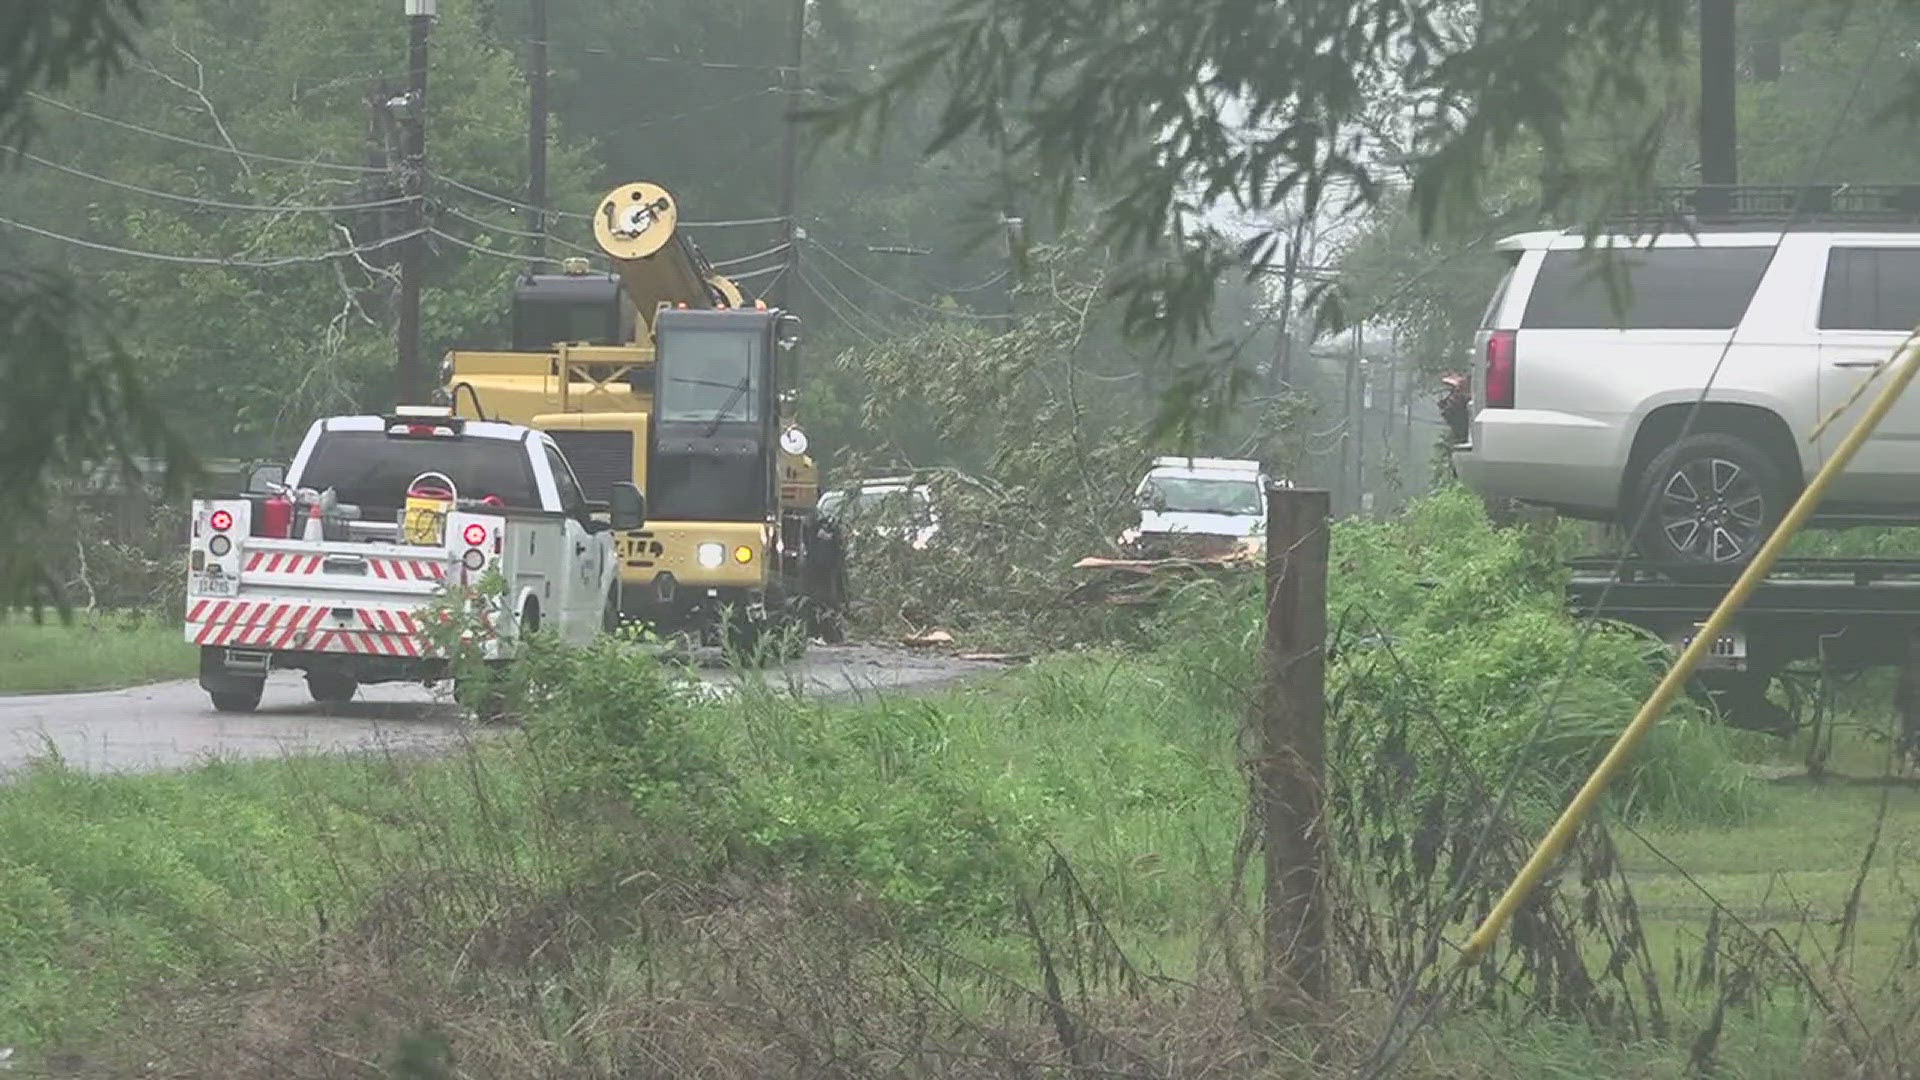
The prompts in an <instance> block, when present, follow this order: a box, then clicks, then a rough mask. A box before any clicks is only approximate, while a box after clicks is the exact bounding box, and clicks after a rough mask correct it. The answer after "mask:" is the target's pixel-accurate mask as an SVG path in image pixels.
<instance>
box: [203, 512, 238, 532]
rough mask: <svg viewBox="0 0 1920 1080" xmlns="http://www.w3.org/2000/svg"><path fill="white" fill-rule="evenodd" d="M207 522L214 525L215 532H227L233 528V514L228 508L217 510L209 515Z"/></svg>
mask: <svg viewBox="0 0 1920 1080" xmlns="http://www.w3.org/2000/svg"><path fill="white" fill-rule="evenodd" d="M207 524H209V525H211V526H213V531H214V532H226V531H227V530H228V529H231V528H233V514H232V513H231V512H229V511H226V510H215V511H214V512H213V513H212V514H210V515H208V517H207Z"/></svg>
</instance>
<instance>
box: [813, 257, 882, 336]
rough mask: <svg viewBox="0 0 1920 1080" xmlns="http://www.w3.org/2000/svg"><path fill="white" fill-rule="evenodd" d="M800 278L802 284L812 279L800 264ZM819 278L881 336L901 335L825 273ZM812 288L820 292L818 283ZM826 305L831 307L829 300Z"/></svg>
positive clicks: (842, 319)
mask: <svg viewBox="0 0 1920 1080" xmlns="http://www.w3.org/2000/svg"><path fill="white" fill-rule="evenodd" d="M800 280H801V282H802V283H803V284H804V283H807V282H811V281H813V272H812V271H811V270H810V269H809V268H807V267H806V266H801V267H800ZM819 280H820V281H822V282H825V283H826V286H827V288H828V289H829V290H831V291H832V292H833V294H834V295H835V296H838V297H839V298H840V300H841V302H842V303H844V304H846V305H847V307H848V308H849V309H850V310H851V311H852V312H853V313H854V314H855V315H858V316H860V317H861V318H862V319H865V320H866V321H867V324H868V325H869V326H872V327H874V328H876V329H877V330H878V332H879V334H880V336H881V337H901V336H903V335H901V333H900V332H899V331H898V330H895V329H894V328H893V327H891V326H889V325H887V323H886V321H885V320H883V319H881V318H880V317H879V316H878V315H875V314H874V313H872V312H870V311H868V310H866V309H865V308H862V307H861V306H860V305H859V304H857V303H855V302H854V300H853V298H852V297H851V296H848V295H847V294H846V293H845V292H843V291H842V290H841V288H840V286H838V285H836V284H834V281H833V279H832V278H830V277H828V276H826V275H825V274H821V275H819ZM812 288H813V290H814V292H815V293H816V294H818V293H819V292H820V289H819V286H818V285H814V286H812ZM828 306H829V307H832V304H831V302H829V304H828ZM834 314H835V315H838V316H840V318H841V321H842V322H844V321H846V317H845V316H844V315H841V313H840V311H839V310H838V309H834Z"/></svg>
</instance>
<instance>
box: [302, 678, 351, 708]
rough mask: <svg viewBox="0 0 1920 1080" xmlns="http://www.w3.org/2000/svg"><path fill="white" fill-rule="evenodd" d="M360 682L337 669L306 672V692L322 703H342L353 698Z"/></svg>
mask: <svg viewBox="0 0 1920 1080" xmlns="http://www.w3.org/2000/svg"><path fill="white" fill-rule="evenodd" d="M359 689H360V683H359V681H358V680H356V679H355V678H354V677H353V676H351V675H346V674H343V673H341V672H338V671H309V672H307V693H308V695H310V696H311V697H312V698H313V700H315V701H317V702H319V703H321V704H322V705H343V704H345V703H347V702H349V701H352V700H353V695H354V692H355V691H356V690H359Z"/></svg>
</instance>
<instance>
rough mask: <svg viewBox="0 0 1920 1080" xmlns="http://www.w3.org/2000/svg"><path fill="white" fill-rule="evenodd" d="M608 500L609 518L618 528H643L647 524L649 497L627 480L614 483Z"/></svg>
mask: <svg viewBox="0 0 1920 1080" xmlns="http://www.w3.org/2000/svg"><path fill="white" fill-rule="evenodd" d="M610 495H611V497H610V498H609V499H608V501H607V505H608V507H609V510H608V514H607V516H608V518H609V519H611V521H612V523H613V527H614V528H616V529H642V528H645V527H646V524H647V497H646V496H645V495H643V494H641V493H640V489H639V488H638V487H636V486H634V485H633V484H632V483H629V482H627V481H625V480H622V481H618V482H616V483H615V484H614V485H613V491H612V492H611V493H610Z"/></svg>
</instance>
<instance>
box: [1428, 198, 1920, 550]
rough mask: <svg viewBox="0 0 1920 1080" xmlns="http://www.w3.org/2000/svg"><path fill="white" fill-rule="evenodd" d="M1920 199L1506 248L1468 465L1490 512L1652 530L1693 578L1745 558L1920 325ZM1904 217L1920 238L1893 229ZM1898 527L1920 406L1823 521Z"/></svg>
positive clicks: (1866, 453)
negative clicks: (1854, 212) (1500, 509)
mask: <svg viewBox="0 0 1920 1080" xmlns="http://www.w3.org/2000/svg"><path fill="white" fill-rule="evenodd" d="M1736 190H1738V189H1736ZM1758 190H1762V191H1764V190H1766V189H1758ZM1884 190H1893V191H1907V192H1908V198H1909V199H1910V200H1911V199H1912V197H1913V194H1914V191H1915V190H1920V189H1884ZM1845 195H1847V192H1845V191H1841V192H1836V193H1834V194H1833V198H1834V199H1835V200H1840V199H1841V197H1842V196H1845ZM1915 206H1920V203H1913V202H1909V203H1908V204H1901V203H1898V202H1897V201H1891V200H1890V201H1888V202H1887V203H1886V204H1885V205H1882V206H1877V207H1867V208H1865V209H1864V210H1862V211H1861V213H1860V214H1859V215H1858V216H1859V217H1861V218H1863V219H1864V218H1867V217H1870V216H1872V214H1873V212H1876V211H1877V212H1878V213H1879V215H1880V217H1881V221H1882V223H1881V224H1878V225H1873V224H1871V223H1865V222H1861V223H1854V224H1848V225H1836V224H1835V223H1834V222H1835V220H1836V219H1835V218H1834V217H1833V216H1831V215H1829V216H1828V217H1825V218H1812V219H1810V221H1811V222H1812V223H1810V224H1806V225H1794V226H1793V227H1790V228H1784V229H1783V226H1785V225H1787V224H1788V219H1787V217H1786V216H1785V215H1780V216H1779V218H1778V220H1776V221H1774V222H1772V223H1771V224H1769V223H1766V222H1755V221H1754V220H1753V219H1752V218H1751V217H1749V218H1747V219H1746V220H1747V223H1746V224H1741V225H1724V224H1722V225H1715V224H1714V223H1712V222H1711V221H1709V222H1707V223H1703V224H1698V228H1697V231H1695V232H1694V233H1692V234H1687V233H1684V232H1669V233H1667V234H1666V235H1660V236H1658V237H1656V238H1652V239H1649V238H1647V237H1644V236H1640V237H1636V236H1629V235H1619V236H1610V237H1608V236H1603V237H1601V238H1599V239H1598V240H1597V241H1595V249H1594V250H1586V241H1585V240H1584V238H1583V237H1581V236H1580V235H1578V234H1576V233H1566V232H1536V233H1526V234H1522V235H1519V236H1513V237H1509V238H1507V239H1506V240H1503V241H1501V242H1500V244H1499V245H1498V246H1499V250H1500V251H1501V252H1502V253H1503V254H1504V255H1505V257H1506V259H1507V261H1508V263H1509V266H1510V269H1509V270H1508V272H1507V275H1506V278H1505V280H1504V281H1503V282H1502V283H1501V285H1500V287H1499V289H1498V291H1497V292H1496V293H1495V295H1494V297H1493V300H1492V302H1491V303H1490V304H1489V305H1488V308H1487V312H1486V317H1485V319H1484V325H1483V327H1482V329H1481V331H1480V333H1479V335H1478V339H1477V341H1476V352H1477V358H1478V363H1477V364H1476V367H1475V371H1474V373H1473V388H1472V396H1473V408H1474V410H1475V411H1474V413H1473V418H1472V422H1471V424H1470V427H1469V431H1468V436H1467V441H1466V442H1465V443H1463V444H1460V445H1458V446H1456V447H1455V448H1454V453H1453V460H1454V465H1455V468H1456V470H1457V472H1458V473H1459V475H1460V477H1461V478H1462V479H1463V480H1465V481H1466V483H1467V484H1468V485H1469V486H1471V487H1473V488H1474V489H1476V490H1477V491H1479V492H1480V493H1482V494H1483V495H1486V496H1489V497H1494V498H1503V499H1518V500H1523V501H1527V502H1533V503H1540V504H1544V505H1547V506H1551V507H1554V508H1557V509H1558V510H1560V511H1561V512H1563V513H1566V514H1569V515H1571V516H1574V517H1580V518H1588V519H1593V520H1602V521H1612V522H1616V523H1619V524H1621V525H1623V526H1626V527H1632V526H1633V525H1634V524H1635V523H1636V522H1641V521H1643V524H1641V527H1640V528H1639V529H1638V531H1637V533H1636V534H1635V536H1634V537H1633V539H1634V542H1635V545H1636V546H1637V547H1638V549H1639V550H1640V552H1641V553H1642V554H1643V555H1645V556H1647V557H1649V558H1651V559H1653V560H1655V561H1657V562H1659V563H1661V564H1663V565H1664V566H1666V567H1667V568H1668V569H1670V570H1673V571H1679V572H1682V573H1696V574H1698V573H1702V572H1705V573H1707V574H1709V575H1711V574H1712V573H1715V572H1719V573H1724V572H1725V571H1726V569H1727V568H1729V567H1734V566H1737V565H1739V564H1741V563H1744V562H1745V561H1747V560H1748V559H1750V558H1752V556H1753V555H1754V553H1755V552H1756V551H1757V550H1758V548H1759V546H1760V544H1761V543H1762V542H1763V541H1764V540H1765V538H1766V536H1767V535H1768V534H1769V533H1770V532H1771V531H1772V530H1773V529H1774V527H1775V526H1776V525H1778V524H1779V522H1780V519H1781V517H1782V516H1783V515H1784V513H1785V511H1786V508H1787V507H1788V505H1790V504H1791V502H1792V500H1793V498H1794V497H1795V495H1796V494H1797V493H1798V491H1799V489H1800V488H1801V487H1802V486H1803V485H1804V484H1805V482H1806V481H1807V480H1808V479H1809V478H1811V477H1812V476H1813V474H1814V473H1815V471H1817V470H1818V469H1819V467H1820V465H1821V463H1822V462H1823V461H1825V460H1826V457H1827V455H1828V454H1831V453H1832V452H1833V450H1834V448H1835V447H1836V446H1837V445H1838V443H1839V441H1840V440H1841V439H1842V438H1843V437H1844V436H1845V435H1846V433H1847V431H1848V430H1849V429H1850V428H1851V427H1852V425H1853V422H1854V421H1855V420H1857V419H1858V417H1859V416H1860V414H1861V412H1862V411H1863V410H1864V409H1865V407H1866V404H1867V402H1868V401H1869V400H1870V399H1871V396H1872V395H1871V394H1866V395H1862V396H1861V398H1860V399H1859V400H1857V401H1854V402H1853V403H1852V404H1851V405H1848V406H1847V408H1846V411H1845V413H1844V414H1843V415H1841V416H1839V417H1837V418H1836V419H1835V420H1834V422H1833V423H1831V424H1829V425H1828V426H1827V427H1826V428H1825V430H1823V431H1822V432H1821V434H1820V436H1819V438H1818V439H1817V440H1815V439H1813V438H1812V435H1813V432H1814V429H1815V428H1816V426H1817V425H1818V424H1819V421H1820V420H1821V418H1822V417H1824V416H1825V415H1826V414H1828V413H1829V412H1832V411H1834V410H1836V409H1839V408H1840V407H1841V406H1843V405H1846V403H1847V402H1848V401H1849V399H1850V398H1852V396H1853V395H1854V393H1855V391H1856V389H1857V388H1858V387H1859V385H1860V382H1861V380H1862V378H1863V377H1865V376H1866V375H1868V374H1869V373H1870V372H1871V371H1872V370H1873V368H1874V367H1875V365H1877V364H1879V363H1880V362H1881V361H1883V360H1885V359H1886V358H1887V357H1889V356H1890V355H1892V354H1893V352H1894V351H1895V350H1896V349H1897V348H1898V347H1899V345H1900V343H1901V342H1902V341H1903V340H1904V339H1905V338H1906V336H1907V334H1908V332H1909V331H1910V330H1912V329H1913V327H1914V326H1915V325H1916V324H1920V214H1916V213H1915V212H1914V208H1915ZM1901 215H1904V220H1906V221H1907V222H1910V223H1911V224H1907V225H1899V224H1887V223H1885V222H1887V221H1888V219H1889V218H1893V219H1895V220H1898V219H1899V218H1900V216H1901ZM1703 391H1704V401H1703V403H1702V405H1701V407H1700V409H1699V411H1698V414H1697V415H1694V416H1693V418H1692V422H1691V425H1690V426H1689V421H1688V417H1689V414H1690V413H1692V412H1693V409H1694V406H1695V403H1696V401H1701V400H1702V395H1703ZM1683 431H1684V437H1682V435H1683ZM1649 504H1650V506H1649ZM1643 507H1644V508H1647V509H1646V512H1645V513H1644V517H1643V515H1642V508H1643ZM1889 520H1897V521H1908V522H1912V521H1920V394H1908V395H1907V396H1906V397H1905V398H1904V399H1903V400H1902V401H1901V402H1900V403H1899V404H1898V405H1897V406H1896V407H1895V408H1894V411H1893V412H1892V414H1891V415H1889V416H1888V417H1887V419H1886V422H1885V423H1883V424H1882V425H1881V426H1880V428H1879V430H1878V431H1876V432H1875V433H1874V436H1873V437H1872V438H1871V439H1869V440H1868V441H1867V442H1866V444H1865V446H1864V447H1863V448H1862V449H1861V451H1860V454H1859V456H1858V457H1856V458H1855V459H1854V462H1853V464H1852V466H1851V467H1850V468H1849V469H1848V471H1847V472H1846V473H1845V474H1844V475H1842V476H1841V477H1839V478H1838V479H1837V480H1836V482H1835V483H1834V484H1833V486H1832V487H1831V488H1830V489H1829V493H1828V498H1827V500H1826V503H1825V505H1824V506H1823V507H1822V508H1821V511H1820V514H1819V516H1818V517H1817V518H1816V522H1819V523H1824V524H1829V525H1839V524H1859V523H1865V522H1879V521H1889Z"/></svg>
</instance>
